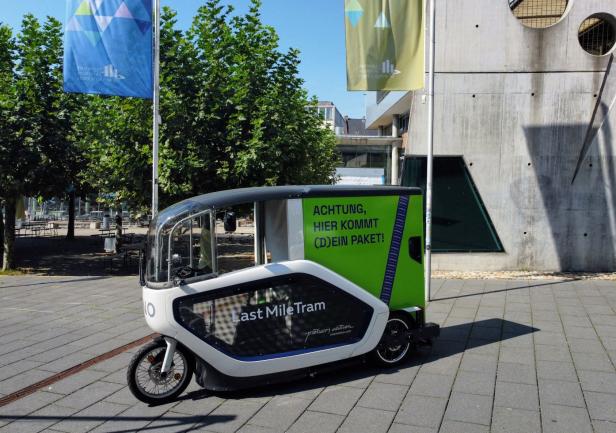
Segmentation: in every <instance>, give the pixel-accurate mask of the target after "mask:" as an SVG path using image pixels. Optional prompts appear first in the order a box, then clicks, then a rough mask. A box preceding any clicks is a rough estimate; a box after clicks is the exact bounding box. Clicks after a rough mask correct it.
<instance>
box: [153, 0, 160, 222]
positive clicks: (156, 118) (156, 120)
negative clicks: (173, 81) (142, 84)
mask: <svg viewBox="0 0 616 433" xmlns="http://www.w3.org/2000/svg"><path fill="white" fill-rule="evenodd" d="M153 6H154V8H153V9H154V10H153V14H152V15H153V20H152V21H153V24H154V83H153V84H154V86H153V87H154V94H153V98H152V102H153V106H154V107H153V121H152V125H153V130H152V218H154V217H156V215H157V214H158V138H159V137H158V136H159V132H160V0H154V4H153Z"/></svg>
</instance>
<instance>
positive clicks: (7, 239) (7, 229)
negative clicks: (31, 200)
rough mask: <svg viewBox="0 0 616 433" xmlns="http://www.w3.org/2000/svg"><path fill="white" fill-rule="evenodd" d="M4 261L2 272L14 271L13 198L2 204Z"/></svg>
mask: <svg viewBox="0 0 616 433" xmlns="http://www.w3.org/2000/svg"><path fill="white" fill-rule="evenodd" d="M4 213H5V215H4V220H5V221H4V261H3V263H2V270H3V271H7V270H10V269H15V198H14V197H11V198H7V199H6V200H5V202H4Z"/></svg>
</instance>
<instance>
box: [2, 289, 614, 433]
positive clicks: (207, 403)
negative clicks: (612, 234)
mask: <svg viewBox="0 0 616 433" xmlns="http://www.w3.org/2000/svg"><path fill="white" fill-rule="evenodd" d="M433 287H434V289H435V294H434V298H436V300H435V301H433V302H432V303H431V304H430V306H429V308H428V320H430V321H434V322H437V323H439V324H441V326H442V335H441V337H440V338H439V339H438V340H437V342H436V343H435V344H434V346H433V347H432V348H426V349H422V350H421V351H420V352H419V353H417V354H415V355H414V356H413V357H412V358H410V359H409V360H408V362H407V363H406V364H405V365H404V366H403V367H401V368H399V369H392V370H379V369H375V368H372V367H369V366H365V365H360V366H357V367H355V368H349V369H346V370H340V371H337V372H334V373H330V374H327V375H322V376H318V377H317V378H314V379H310V380H303V381H299V382H293V383H289V384H283V385H277V386H269V387H263V388H259V389H253V390H249V391H243V392H239V393H232V394H222V393H221V394H210V393H207V392H204V391H203V390H200V389H199V388H198V386H196V385H195V384H194V383H193V384H191V386H190V387H189V389H188V391H187V392H186V393H185V394H184V395H183V396H181V398H180V399H178V401H176V402H174V403H172V404H168V405H163V406H157V407H148V406H146V405H144V404H141V403H139V402H137V401H136V400H135V399H134V398H133V397H132V395H131V394H130V392H129V391H128V389H127V387H126V383H125V372H126V367H127V364H128V361H129V359H130V357H131V356H132V353H133V352H134V350H131V351H128V352H125V353H122V354H120V355H118V356H116V357H114V358H111V359H109V360H106V361H104V362H102V363H99V364H96V365H94V366H92V367H90V368H88V369H86V370H84V371H82V372H80V373H78V374H76V375H74V376H71V377H68V378H66V379H63V380H61V381H59V382H57V383H55V384H54V385H52V386H51V387H49V388H46V389H43V390H40V391H38V392H36V393H34V394H32V395H29V396H27V397H25V398H23V399H21V400H17V401H15V402H13V403H11V404H9V405H7V406H4V407H1V408H0V433H4V432H11V433H18V432H41V431H44V432H56V433H57V432H90V431H92V432H118V433H119V432H134V431H143V432H154V433H158V432H187V431H190V432H240V433H252V432H259V433H272V432H286V431H288V432H293V433H295V432H311V433H313V432H314V433H324V432H349V433H361V432H367V433H379V432H383V433H386V432H389V433H402V432H404V433H416V432H421V433H436V432H441V433H449V432H455V433H463V432H503V433H515V432H520V433H533V432H545V433H550V432H555V433H567V432H574V433H583V432H594V433H605V432H614V433H616V368H615V364H616V283H614V282H609V281H590V280H580V281H567V282H558V281H553V280H532V281H500V280H499V281H495V280H481V281H472V280H464V281H463V280H440V281H435V282H434V285H433ZM139 297H140V293H139V289H138V288H137V286H136V283H135V281H134V279H132V280H131V279H130V278H129V279H126V278H107V279H88V278H85V279H77V278H58V279H51V278H49V277H47V278H37V277H11V278H9V277H2V278H0V299H1V301H2V302H1V303H0V380H1V381H0V393H3V394H8V393H10V392H12V390H14V389H16V388H19V387H23V386H24V385H25V384H27V383H28V382H31V381H33V380H34V381H36V380H40V378H41V377H43V376H45V375H48V374H53V372H54V371H59V370H62V369H64V368H68V367H70V366H72V365H74V364H75V363H78V362H81V361H79V360H80V359H82V358H83V357H85V356H86V355H88V356H89V357H92V356H96V354H97V353H98V352H101V351H107V350H110V349H112V348H113V347H112V346H114V345H115V346H116V347H117V346H121V345H122V344H126V343H127V342H128V341H129V340H135V339H138V338H140V337H142V336H144V335H146V334H148V333H149V330H148V329H147V328H146V327H145V324H144V321H143V318H142V317H141V303H140V299H139ZM74 337H80V338H76V339H74ZM135 350H137V349H135ZM75 361H77V362H75ZM50 365H51V367H50ZM17 378H23V379H17ZM7 385H8V386H7Z"/></svg>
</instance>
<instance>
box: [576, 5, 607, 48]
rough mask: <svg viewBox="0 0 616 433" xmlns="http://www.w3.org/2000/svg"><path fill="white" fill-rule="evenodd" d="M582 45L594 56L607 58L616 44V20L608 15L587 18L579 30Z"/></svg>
mask: <svg viewBox="0 0 616 433" xmlns="http://www.w3.org/2000/svg"><path fill="white" fill-rule="evenodd" d="M578 40H579V41H580V45H581V46H582V48H583V49H584V51H586V52H587V53H589V54H592V55H593V56H605V55H606V54H609V53H611V52H612V50H613V48H614V45H615V44H616V18H614V17H613V16H611V15H608V14H596V15H591V16H590V17H588V18H586V19H585V20H584V21H583V22H582V24H581V25H580V29H579V30H578Z"/></svg>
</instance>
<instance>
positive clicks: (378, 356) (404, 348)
mask: <svg viewBox="0 0 616 433" xmlns="http://www.w3.org/2000/svg"><path fill="white" fill-rule="evenodd" d="M414 327H415V324H414V322H413V319H412V317H409V316H408V315H406V314H403V313H398V312H393V313H391V314H390V315H389V319H388V320H387V325H385V331H384V332H383V335H382V337H381V341H379V344H378V346H376V348H375V349H374V351H373V352H372V359H373V361H374V362H375V363H376V364H378V365H380V366H384V367H392V366H395V365H398V364H400V363H402V362H403V361H404V360H405V359H406V357H407V356H408V355H409V353H410V352H411V348H412V345H413V343H412V341H411V339H410V338H409V337H408V331H409V330H411V329H412V328H414Z"/></svg>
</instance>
